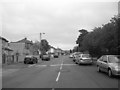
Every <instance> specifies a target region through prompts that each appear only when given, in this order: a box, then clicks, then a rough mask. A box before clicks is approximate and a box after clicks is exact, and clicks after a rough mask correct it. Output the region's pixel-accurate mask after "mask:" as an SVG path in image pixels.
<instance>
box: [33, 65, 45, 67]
mask: <svg viewBox="0 0 120 90" xmlns="http://www.w3.org/2000/svg"><path fill="white" fill-rule="evenodd" d="M46 66H47V65H36V66H35V67H46Z"/></svg>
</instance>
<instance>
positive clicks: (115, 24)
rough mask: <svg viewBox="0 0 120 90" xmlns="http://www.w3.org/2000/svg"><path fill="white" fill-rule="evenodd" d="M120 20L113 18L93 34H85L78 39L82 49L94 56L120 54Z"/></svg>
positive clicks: (94, 30) (97, 28)
mask: <svg viewBox="0 0 120 90" xmlns="http://www.w3.org/2000/svg"><path fill="white" fill-rule="evenodd" d="M119 28H120V18H119V16H117V17H113V18H112V19H111V20H110V22H109V23H107V24H105V25H103V26H102V27H95V28H94V29H93V31H92V32H89V33H87V32H85V31H82V33H84V34H83V35H80V36H79V38H78V39H77V43H78V44H79V47H80V49H82V50H83V51H89V53H90V54H91V55H93V56H101V55H103V54H118V51H119V50H120V38H118V37H119V36H120V30H119Z"/></svg>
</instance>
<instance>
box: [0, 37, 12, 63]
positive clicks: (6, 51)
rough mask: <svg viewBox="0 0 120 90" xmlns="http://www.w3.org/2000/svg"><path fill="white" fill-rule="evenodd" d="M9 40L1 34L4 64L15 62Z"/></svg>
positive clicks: (0, 52) (0, 43)
mask: <svg viewBox="0 0 120 90" xmlns="http://www.w3.org/2000/svg"><path fill="white" fill-rule="evenodd" d="M8 42H9V41H8V40H7V39H5V38H3V37H1V36H0V47H1V50H0V54H1V56H2V59H1V60H2V64H8V63H12V62H14V61H13V60H14V59H13V55H12V52H13V50H12V49H11V48H10V47H9V43H8Z"/></svg>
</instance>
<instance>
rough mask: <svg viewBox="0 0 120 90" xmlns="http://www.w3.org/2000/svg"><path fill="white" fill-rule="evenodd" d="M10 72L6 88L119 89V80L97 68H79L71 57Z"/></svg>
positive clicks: (5, 76) (15, 67)
mask: <svg viewBox="0 0 120 90" xmlns="http://www.w3.org/2000/svg"><path fill="white" fill-rule="evenodd" d="M7 69H8V70H7V71H6V72H3V76H2V87H3V88H118V84H119V83H118V80H120V79H119V78H118V77H114V78H110V77H108V75H107V74H105V73H99V72H97V68H96V66H95V65H77V64H75V63H74V62H73V61H72V59H71V58H69V56H60V57H59V58H53V59H51V60H50V61H43V62H42V63H41V62H39V63H37V64H33V65H32V64H28V65H24V64H22V63H21V64H17V65H11V66H9V68H7Z"/></svg>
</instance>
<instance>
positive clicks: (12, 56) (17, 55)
mask: <svg viewBox="0 0 120 90" xmlns="http://www.w3.org/2000/svg"><path fill="white" fill-rule="evenodd" d="M0 45H1V50H0V51H1V56H2V64H10V63H13V62H14V63H15V62H21V61H23V60H24V57H25V56H26V55H29V54H33V52H32V45H33V42H32V41H30V40H27V38H24V39H22V40H19V41H16V42H9V41H8V40H7V39H5V38H3V37H0Z"/></svg>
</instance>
